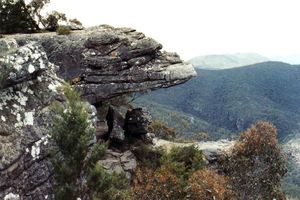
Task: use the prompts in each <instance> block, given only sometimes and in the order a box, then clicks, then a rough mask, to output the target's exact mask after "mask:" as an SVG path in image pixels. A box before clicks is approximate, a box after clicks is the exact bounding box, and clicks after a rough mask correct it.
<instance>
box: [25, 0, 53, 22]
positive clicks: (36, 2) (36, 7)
mask: <svg viewBox="0 0 300 200" xmlns="http://www.w3.org/2000/svg"><path fill="white" fill-rule="evenodd" d="M48 3H50V0H32V1H31V2H30V3H29V4H28V8H29V10H30V13H31V17H32V18H34V19H35V18H36V19H37V24H38V25H40V24H42V26H43V27H46V26H45V24H44V17H43V16H42V15H41V11H42V9H43V8H44V7H45V5H47V4H48Z"/></svg>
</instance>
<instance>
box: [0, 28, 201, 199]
mask: <svg viewBox="0 0 300 200" xmlns="http://www.w3.org/2000/svg"><path fill="white" fill-rule="evenodd" d="M161 48H162V46H161V45H160V44H159V43H157V42H155V41H154V40H152V39H150V38H147V37H145V36H144V35H143V34H142V33H139V32H136V31H135V30H132V29H126V28H122V29H115V28H112V27H108V26H101V27H96V28H91V29H87V30H83V31H77V32H74V33H72V34H71V35H69V36H58V35H56V34H55V33H48V34H34V35H13V36H5V37H4V38H2V39H0V83H1V87H0V144H1V145H0V199H22V200H29V199H30V200H31V199H34V200H39V199H53V196H52V184H53V180H52V166H51V162H50V159H49V157H48V152H49V149H53V148H55V145H54V144H53V143H52V142H51V139H49V135H48V133H49V130H50V127H51V124H52V119H53V116H52V113H51V105H52V103H53V101H59V102H62V103H63V102H64V96H63V95H62V94H61V93H60V91H59V90H57V87H58V86H60V85H61V84H64V83H65V81H66V80H67V81H71V82H72V84H73V85H74V86H75V87H76V88H77V89H78V90H79V91H80V92H81V94H82V96H83V97H84V98H85V99H86V100H88V102H89V103H90V104H94V103H97V102H99V101H102V100H104V99H108V98H112V97H115V96H118V95H121V94H124V93H129V92H136V91H143V90H148V89H156V88H161V87H170V86H173V85H176V84H180V83H183V82H185V81H187V80H189V79H190V78H191V77H192V76H194V75H195V74H196V73H195V71H194V69H193V67H192V66H191V65H187V64H184V63H182V61H181V60H180V58H179V57H178V56H177V55H176V54H172V53H166V52H161V51H160V49H161ZM90 104H89V105H90ZM94 110H95V109H94ZM95 116H96V115H95V113H93V109H92V107H91V117H95ZM95 122H96V121H95ZM117 157H118V158H117V159H118V160H120V163H121V165H122V169H123V170H124V171H125V172H130V171H131V170H132V169H134V168H135V163H134V162H135V158H134V157H132V156H131V154H130V152H125V153H120V155H118V156H117Z"/></svg>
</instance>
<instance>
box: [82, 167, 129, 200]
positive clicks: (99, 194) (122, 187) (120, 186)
mask: <svg viewBox="0 0 300 200" xmlns="http://www.w3.org/2000/svg"><path fill="white" fill-rule="evenodd" d="M87 185H88V188H90V189H92V192H91V193H92V195H91V196H92V199H93V200H127V199H128V200H130V199H132V198H131V194H130V192H129V191H128V190H127V189H128V188H129V180H128V179H127V178H126V176H125V174H124V173H121V174H116V173H113V174H108V173H107V172H105V171H104V169H103V168H102V166H100V165H98V164H96V165H95V167H94V168H93V169H92V170H91V171H90V173H89V175H88V177H87Z"/></svg>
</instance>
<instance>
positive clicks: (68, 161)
mask: <svg viewBox="0 0 300 200" xmlns="http://www.w3.org/2000/svg"><path fill="white" fill-rule="evenodd" d="M61 90H62V92H63V93H64V94H65V96H66V99H67V104H66V105H65V106H61V105H59V104H56V105H54V108H55V109H54V111H55V113H56V118H55V120H54V124H53V128H52V131H51V136H52V138H53V140H54V141H55V142H56V144H57V146H58V148H59V152H60V153H59V154H58V155H56V156H55V157H54V158H53V160H52V163H53V167H54V178H55V188H54V193H55V199H58V200H60V199H63V200H73V199H76V198H78V197H80V198H81V199H85V198H87V197H88V198H89V199H103V200H104V199H105V200H118V199H120V200H125V199H129V196H130V194H129V192H128V190H127V189H128V187H129V181H128V179H127V178H126V177H125V175H124V174H108V173H106V172H105V171H104V169H103V168H102V167H101V166H100V165H98V164H96V163H97V161H98V160H99V159H101V158H102V157H103V156H104V155H105V152H106V149H107V146H108V144H107V143H101V144H95V145H94V146H93V147H89V145H90V143H91V142H90V141H91V139H92V138H93V136H94V134H95V130H94V129H93V128H92V126H91V122H90V121H89V120H88V112H87V110H86V108H85V104H84V103H83V102H82V101H81V100H80V95H79V94H78V93H76V92H75V91H74V90H73V89H72V88H71V87H70V86H64V87H62V89H61ZM59 155H60V156H59ZM83 177H87V180H86V183H85V180H83Z"/></svg>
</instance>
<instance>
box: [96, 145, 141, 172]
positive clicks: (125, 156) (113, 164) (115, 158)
mask: <svg viewBox="0 0 300 200" xmlns="http://www.w3.org/2000/svg"><path fill="white" fill-rule="evenodd" d="M97 164H99V165H101V166H102V167H103V168H104V169H105V170H106V172H108V173H110V174H112V173H113V172H115V173H125V174H126V176H127V177H128V178H131V176H132V173H133V172H134V171H135V169H136V167H137V161H136V157H135V156H134V154H133V153H132V152H131V151H129V150H128V151H125V152H123V153H118V152H114V151H112V150H108V151H107V152H106V155H105V157H104V158H103V159H101V160H99V161H98V163H97Z"/></svg>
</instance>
